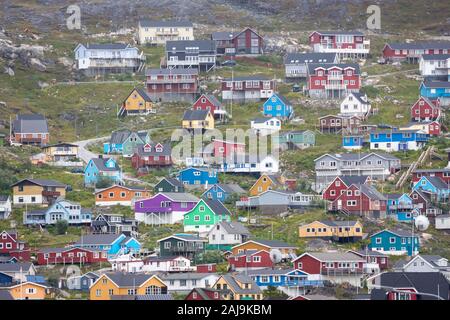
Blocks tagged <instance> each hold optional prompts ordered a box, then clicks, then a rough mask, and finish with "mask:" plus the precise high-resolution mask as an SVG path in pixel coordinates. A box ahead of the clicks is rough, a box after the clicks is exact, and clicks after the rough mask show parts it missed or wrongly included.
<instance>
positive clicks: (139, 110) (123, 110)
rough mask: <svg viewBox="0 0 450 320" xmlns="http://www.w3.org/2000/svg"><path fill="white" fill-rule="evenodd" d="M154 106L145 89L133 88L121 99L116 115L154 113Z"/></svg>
mask: <svg viewBox="0 0 450 320" xmlns="http://www.w3.org/2000/svg"><path fill="white" fill-rule="evenodd" d="M155 112H156V111H155V106H154V104H153V102H152V100H151V99H150V97H149V96H148V95H147V92H145V90H143V89H140V88H134V89H133V90H132V91H131V93H130V94H129V95H128V97H127V98H126V99H125V100H124V101H123V103H122V106H121V107H120V110H119V112H118V116H119V117H121V116H127V115H138V114H149V113H155Z"/></svg>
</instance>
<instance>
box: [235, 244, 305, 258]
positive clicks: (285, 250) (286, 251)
mask: <svg viewBox="0 0 450 320" xmlns="http://www.w3.org/2000/svg"><path fill="white" fill-rule="evenodd" d="M274 249H276V250H279V251H280V252H281V255H282V259H284V260H288V259H291V258H292V257H293V256H294V254H295V250H296V249H297V247H295V246H293V245H290V244H287V243H285V242H283V241H278V240H257V239H251V240H248V241H246V242H244V243H241V244H238V245H235V246H234V247H232V248H231V253H232V254H233V255H237V254H239V253H243V252H246V251H248V250H257V251H259V250H265V251H267V252H270V251H271V250H274Z"/></svg>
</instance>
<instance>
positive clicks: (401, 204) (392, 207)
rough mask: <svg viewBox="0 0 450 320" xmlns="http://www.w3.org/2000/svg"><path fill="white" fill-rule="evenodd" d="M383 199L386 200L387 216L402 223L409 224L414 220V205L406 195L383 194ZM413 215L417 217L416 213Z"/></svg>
mask: <svg viewBox="0 0 450 320" xmlns="http://www.w3.org/2000/svg"><path fill="white" fill-rule="evenodd" d="M385 197H386V198H387V199H388V201H387V204H386V210H387V213H388V215H391V216H394V217H395V218H396V219H397V220H398V221H403V222H411V221H412V220H413V219H414V216H415V215H414V211H415V209H414V203H413V199H412V198H411V197H410V196H409V195H408V194H406V193H404V194H397V193H391V194H385ZM415 213H416V215H417V212H415Z"/></svg>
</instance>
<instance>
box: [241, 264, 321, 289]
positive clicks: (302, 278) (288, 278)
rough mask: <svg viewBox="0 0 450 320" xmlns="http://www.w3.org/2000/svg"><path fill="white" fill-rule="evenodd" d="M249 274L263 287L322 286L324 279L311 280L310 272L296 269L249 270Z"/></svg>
mask: <svg viewBox="0 0 450 320" xmlns="http://www.w3.org/2000/svg"><path fill="white" fill-rule="evenodd" d="M247 275H248V276H250V277H251V278H252V279H253V281H255V283H256V284H257V285H258V286H259V287H260V288H262V289H266V288H267V287H269V286H270V287H286V288H288V287H322V286H323V281H322V280H309V277H308V276H309V274H308V273H306V272H304V271H301V270H295V269H272V268H267V269H259V270H248V271H247Z"/></svg>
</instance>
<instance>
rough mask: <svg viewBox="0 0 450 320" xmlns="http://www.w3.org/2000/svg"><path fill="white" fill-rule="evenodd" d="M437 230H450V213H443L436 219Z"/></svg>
mask: <svg viewBox="0 0 450 320" xmlns="http://www.w3.org/2000/svg"><path fill="white" fill-rule="evenodd" d="M435 227H436V229H437V230H450V214H441V215H440V216H439V217H436V219H435Z"/></svg>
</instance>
